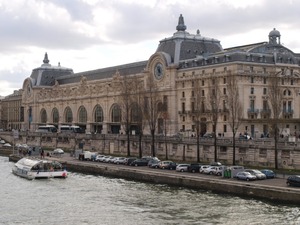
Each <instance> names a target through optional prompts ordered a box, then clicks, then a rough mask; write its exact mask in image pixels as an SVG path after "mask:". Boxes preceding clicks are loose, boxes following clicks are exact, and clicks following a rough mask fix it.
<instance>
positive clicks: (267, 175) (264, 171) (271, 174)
mask: <svg viewBox="0 0 300 225" xmlns="http://www.w3.org/2000/svg"><path fill="white" fill-rule="evenodd" d="M261 172H262V173H263V174H265V175H266V177H267V179H270V178H275V176H276V174H275V173H274V172H273V171H272V170H267V169H264V170H261Z"/></svg>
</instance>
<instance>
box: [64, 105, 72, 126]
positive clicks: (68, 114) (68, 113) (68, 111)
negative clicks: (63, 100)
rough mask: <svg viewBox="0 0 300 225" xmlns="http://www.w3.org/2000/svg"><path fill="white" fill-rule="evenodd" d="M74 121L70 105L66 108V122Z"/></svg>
mask: <svg viewBox="0 0 300 225" xmlns="http://www.w3.org/2000/svg"><path fill="white" fill-rule="evenodd" d="M72 121H73V113H72V110H71V108H70V107H67V108H66V109H65V122H66V123H72Z"/></svg>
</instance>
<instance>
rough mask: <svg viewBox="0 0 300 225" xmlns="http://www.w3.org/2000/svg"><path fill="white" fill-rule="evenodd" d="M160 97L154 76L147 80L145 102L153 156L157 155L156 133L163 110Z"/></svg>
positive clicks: (145, 115) (145, 114) (145, 113)
mask: <svg viewBox="0 0 300 225" xmlns="http://www.w3.org/2000/svg"><path fill="white" fill-rule="evenodd" d="M159 102H160V95H159V88H158V85H157V83H156V81H155V80H154V76H153V74H150V75H149V77H148V78H147V84H146V92H145V102H144V104H145V105H144V110H143V111H144V117H145V120H146V121H147V124H148V127H149V129H150V133H151V152H152V156H155V155H156V152H155V131H156V127H157V120H158V118H159V117H160V115H161V113H162V111H163V110H160V109H159V104H158V103H159Z"/></svg>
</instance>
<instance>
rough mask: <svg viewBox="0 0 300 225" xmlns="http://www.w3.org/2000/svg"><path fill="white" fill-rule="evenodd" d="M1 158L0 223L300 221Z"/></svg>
mask: <svg viewBox="0 0 300 225" xmlns="http://www.w3.org/2000/svg"><path fill="white" fill-rule="evenodd" d="M12 166H13V163H12V162H9V161H8V158H7V157H0V182H1V185H0V224H4V225H10V224H18V225H20V224H22V225H23V224H25V225H36V224H43V225H54V224H64V225H77V224H78V225H82V224H89V225H90V224H99V225H102V224H103V225H114V224H118V225H119V224H125V225H154V224H155V225H164V224H170V225H171V224H172V225H173V224H184V225H186V224H187V225H188V224H203V225H210V224H222V225H223V224H228V225H251V224H253V225H254V224H255V225H258V224H263V225H265V224H272V225H277V224H278V225H283V224H295V225H296V224H297V225H298V224H299V225H300V209H299V207H297V206H293V205H277V204H270V203H269V202H264V201H260V200H254V199H243V198H239V197H233V196H230V195H220V194H214V193H211V192H207V191H196V190H190V189H186V188H177V187H170V186H167V185H157V184H149V183H141V182H135V181H128V180H124V179H113V178H107V177H102V176H94V175H86V174H80V173H69V177H68V178H67V179H49V180H32V181H29V180H26V179H24V178H20V177H17V176H15V175H13V174H12V173H11V169H12Z"/></svg>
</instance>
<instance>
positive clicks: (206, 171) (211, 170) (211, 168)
mask: <svg viewBox="0 0 300 225" xmlns="http://www.w3.org/2000/svg"><path fill="white" fill-rule="evenodd" d="M216 168H217V167H216V166H209V167H207V168H206V169H204V170H203V173H204V174H209V175H211V174H214V171H216Z"/></svg>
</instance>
